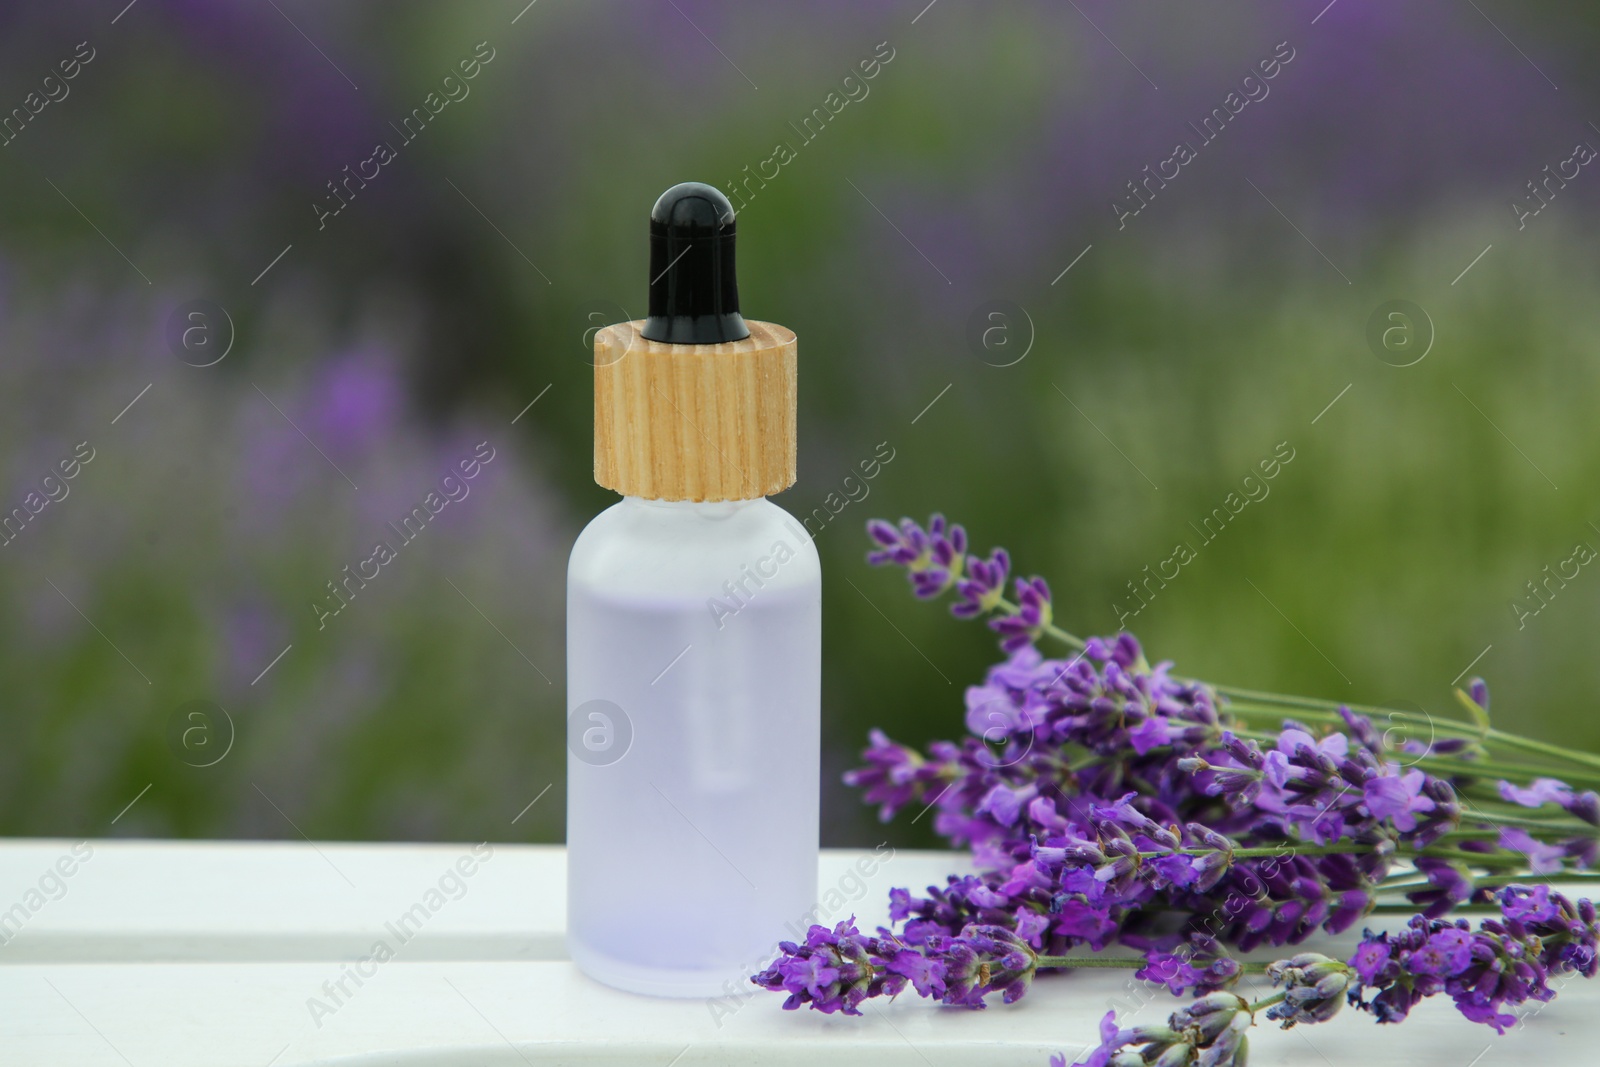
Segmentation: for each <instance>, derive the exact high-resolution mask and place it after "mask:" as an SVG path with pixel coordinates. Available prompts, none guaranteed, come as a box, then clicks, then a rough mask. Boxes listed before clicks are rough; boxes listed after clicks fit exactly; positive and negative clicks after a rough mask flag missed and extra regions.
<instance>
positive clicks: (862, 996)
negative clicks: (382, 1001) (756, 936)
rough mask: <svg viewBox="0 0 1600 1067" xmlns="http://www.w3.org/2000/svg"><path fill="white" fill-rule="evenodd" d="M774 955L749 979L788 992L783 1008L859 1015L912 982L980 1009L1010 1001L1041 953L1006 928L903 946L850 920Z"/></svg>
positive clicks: (971, 929)
mask: <svg viewBox="0 0 1600 1067" xmlns="http://www.w3.org/2000/svg"><path fill="white" fill-rule="evenodd" d="M778 947H779V950H780V955H779V957H778V958H777V959H776V960H775V961H773V963H772V964H771V965H769V966H768V967H767V968H766V969H765V970H763V971H761V972H760V973H758V974H755V975H753V976H751V979H750V980H751V981H752V982H754V983H755V984H756V985H759V986H761V987H762V988H764V989H771V990H775V991H780V990H781V991H784V992H787V993H788V994H789V997H788V999H787V1000H785V1001H784V1004H783V1007H784V1009H785V1010H786V1011H793V1010H794V1009H796V1008H798V1007H800V1006H801V1005H802V1004H809V1005H811V1007H813V1008H815V1009H816V1010H818V1011H821V1012H824V1013H826V1014H832V1013H834V1012H842V1013H844V1014H845V1015H860V1014H861V1011H860V1004H861V1002H862V1001H864V1000H867V999H869V998H871V997H877V996H890V997H892V996H896V995H898V994H899V993H900V992H901V991H902V990H904V989H905V987H906V985H907V983H909V984H910V985H911V986H912V988H913V989H915V990H916V993H917V995H918V996H923V997H936V998H938V999H940V1000H941V1001H943V1002H944V1003H945V1004H955V1005H961V1006H963V1007H968V1008H982V1007H984V998H985V997H987V996H988V995H989V994H991V993H999V994H1001V997H1002V999H1004V1001H1005V1002H1006V1003H1007V1004H1010V1003H1011V1002H1012V1001H1015V1000H1017V999H1019V998H1020V997H1022V996H1023V995H1024V994H1025V993H1026V992H1027V990H1028V986H1029V985H1030V984H1031V983H1032V981H1033V976H1034V973H1035V972H1036V971H1037V970H1038V962H1039V955H1038V953H1036V952H1035V951H1034V950H1033V948H1032V947H1031V946H1030V945H1029V944H1028V943H1027V942H1026V941H1024V940H1023V939H1021V938H1020V937H1018V936H1017V935H1016V934H1015V933H1013V932H1012V931H1011V930H1009V929H1007V928H1005V927H1003V926H985V925H971V926H968V927H967V928H966V929H965V930H963V931H962V933H961V935H960V936H959V937H948V936H944V935H937V936H933V937H929V938H927V939H926V940H925V941H924V942H923V943H922V944H920V945H912V944H908V943H907V942H906V941H904V940H901V939H900V938H897V937H895V936H894V935H893V934H891V933H890V932H889V931H887V930H883V929H880V930H879V931H878V936H876V937H868V936H866V935H863V934H862V933H861V932H860V931H859V930H857V929H856V926H855V918H854V917H853V916H852V917H851V918H850V919H848V920H846V921H843V922H841V923H839V924H838V925H837V926H835V927H834V928H833V929H832V930H829V929H828V928H827V927H826V926H813V927H811V929H810V930H809V931H808V932H807V934H806V940H805V943H804V944H802V945H797V944H795V943H794V942H792V941H784V942H782V943H780V945H779V946H778Z"/></svg>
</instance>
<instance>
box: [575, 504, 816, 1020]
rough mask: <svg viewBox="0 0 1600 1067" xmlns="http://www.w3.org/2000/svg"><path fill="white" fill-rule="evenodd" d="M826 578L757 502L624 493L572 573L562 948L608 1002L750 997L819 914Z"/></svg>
mask: <svg viewBox="0 0 1600 1067" xmlns="http://www.w3.org/2000/svg"><path fill="white" fill-rule="evenodd" d="M821 594H822V576H821V568H820V565H819V563H818V560H817V553H816V549H815V547H814V546H813V545H812V543H811V539H810V537H809V536H808V535H807V534H806V532H805V530H804V529H803V528H802V527H801V525H800V524H799V523H798V522H796V521H795V520H794V519H793V518H792V517H790V516H789V515H788V514H787V513H785V512H784V511H783V510H782V509H780V508H779V507H777V506H776V505H774V504H772V503H770V502H769V501H767V500H766V499H764V498H762V499H756V500H739V501H723V502H716V503H696V502H688V501H665V500H646V499H642V498H639V497H634V496H627V497H624V498H623V500H622V501H621V502H620V503H618V504H616V505H614V506H612V507H611V508H609V509H607V510H606V511H604V512H603V513H601V514H600V515H599V516H598V517H596V518H595V520H594V521H593V522H591V523H590V524H589V525H588V527H587V528H586V529H585V530H584V531H583V533H582V534H581V535H580V536H579V538H578V540H577V543H576V544H575V545H574V546H573V549H572V557H571V561H570V563H569V565H568V570H567V712H568V720H567V730H568V744H567V748H568V754H567V773H568V807H567V865H568V876H567V894H568V929H567V944H568V949H569V951H570V953H571V956H572V959H573V960H574V961H575V962H576V963H577V964H578V965H579V967H581V968H582V970H583V971H584V972H586V973H587V974H589V975H590V976H591V977H594V978H596V979H598V980H600V981H602V982H604V983H606V984H608V985H612V986H616V987H618V988H621V989H627V990H631V991H634V992H639V993H650V994H656V995H664V996H722V995H727V994H729V993H730V992H743V991H746V987H747V985H748V982H747V976H748V975H749V974H750V973H752V972H753V971H754V970H755V969H757V968H758V967H759V966H760V965H761V964H763V963H765V962H766V959H767V957H768V954H769V953H770V951H771V950H772V948H773V946H774V944H775V943H776V942H777V941H778V940H780V939H783V938H789V937H793V936H794V934H793V930H794V929H796V928H798V929H801V930H803V929H804V928H805V925H806V924H807V923H808V922H809V921H810V915H811V913H812V912H813V910H814V908H815V906H816V893H817V844H818V842H817V813H818V779H819V774H820V766H819V759H820V757H819V744H820V742H819V737H820V713H821V712H820V708H821V692H820V678H821V654H822V653H821V636H822V617H821Z"/></svg>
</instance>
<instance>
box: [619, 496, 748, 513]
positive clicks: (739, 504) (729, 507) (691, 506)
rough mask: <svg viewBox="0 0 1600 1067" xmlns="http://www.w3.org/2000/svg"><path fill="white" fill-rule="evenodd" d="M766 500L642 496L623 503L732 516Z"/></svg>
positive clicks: (629, 497) (633, 497)
mask: <svg viewBox="0 0 1600 1067" xmlns="http://www.w3.org/2000/svg"><path fill="white" fill-rule="evenodd" d="M766 499H767V498H766V497H764V496H758V497H753V498H752V499H750V500H651V499H650V498H648V497H642V496H624V497H623V498H622V502H623V503H624V504H627V505H628V506H629V507H640V508H660V509H664V510H671V511H684V512H693V513H695V514H697V515H712V516H716V515H732V514H734V513H735V512H738V511H742V510H743V509H745V508H747V507H749V506H751V505H752V504H759V503H761V502H762V501H764V500H766Z"/></svg>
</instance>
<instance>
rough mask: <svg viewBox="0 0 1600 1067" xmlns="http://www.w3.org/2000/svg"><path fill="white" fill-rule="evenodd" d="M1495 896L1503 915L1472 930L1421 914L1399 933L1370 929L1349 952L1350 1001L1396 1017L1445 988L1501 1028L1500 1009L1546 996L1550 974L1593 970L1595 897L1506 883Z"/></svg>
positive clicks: (1382, 1018) (1504, 1022) (1477, 1017)
mask: <svg viewBox="0 0 1600 1067" xmlns="http://www.w3.org/2000/svg"><path fill="white" fill-rule="evenodd" d="M1500 902H1501V918H1500V919H1486V920H1484V921H1483V922H1482V923H1480V924H1479V926H1478V928H1477V929H1476V930H1473V929H1472V928H1471V927H1470V926H1469V925H1468V924H1467V922H1466V921H1465V920H1456V921H1455V922H1453V923H1451V922H1447V921H1445V920H1442V919H1428V918H1426V917H1424V916H1421V915H1418V916H1416V917H1414V918H1413V919H1412V920H1411V922H1410V924H1409V925H1408V926H1407V927H1406V928H1405V929H1403V930H1402V931H1400V932H1399V933H1398V934H1394V935H1384V934H1373V933H1372V932H1371V931H1368V932H1367V934H1366V937H1365V939H1364V940H1363V942H1362V944H1361V947H1360V948H1359V949H1357V950H1356V954H1355V955H1354V956H1352V957H1351V959H1350V968H1351V970H1352V971H1353V973H1354V974H1355V976H1356V982H1355V984H1353V985H1352V986H1351V988H1350V990H1349V993H1348V999H1349V1001H1350V1003H1351V1004H1352V1005H1354V1006H1355V1007H1357V1008H1360V1009H1361V1010H1363V1011H1369V1012H1371V1013H1372V1014H1373V1015H1375V1016H1377V1019H1378V1021H1379V1022H1399V1021H1400V1020H1402V1019H1404V1018H1405V1017H1406V1014H1407V1013H1408V1012H1409V1011H1410V1010H1411V1008H1412V1007H1414V1006H1415V1005H1416V1003H1417V1002H1418V1001H1420V1000H1421V999H1422V998H1423V997H1427V996H1433V995H1435V994H1438V993H1445V994H1448V995H1449V996H1450V997H1451V999H1452V1000H1454V1001H1455V1004H1456V1007H1457V1009H1458V1010H1460V1012H1461V1013H1462V1014H1463V1015H1465V1016H1466V1017H1467V1018H1468V1019H1470V1020H1472V1021H1473V1022H1481V1023H1487V1024H1488V1025H1490V1026H1492V1027H1494V1028H1495V1029H1496V1030H1497V1031H1499V1032H1500V1033H1504V1032H1505V1030H1506V1027H1508V1026H1510V1025H1512V1024H1513V1023H1514V1022H1516V1016H1514V1015H1511V1014H1509V1013H1507V1012H1505V1011H1502V1010H1501V1009H1502V1008H1505V1007H1508V1006H1509V1007H1515V1006H1517V1005H1519V1004H1522V1003H1525V1002H1527V1001H1529V1000H1549V999H1550V998H1551V997H1553V996H1554V995H1555V994H1554V992H1553V991H1552V990H1551V989H1550V987H1549V984H1548V980H1549V977H1550V976H1551V975H1560V974H1572V973H1575V974H1580V975H1583V976H1584V977H1593V975H1594V973H1595V944H1596V937H1597V934H1600V927H1597V926H1596V922H1595V909H1594V905H1593V904H1592V903H1590V902H1589V901H1588V900H1580V901H1578V902H1577V903H1576V904H1574V903H1573V902H1572V901H1570V900H1568V899H1567V898H1566V897H1564V896H1562V895H1561V894H1560V893H1556V892H1554V891H1552V890H1551V889H1550V888H1549V887H1548V886H1537V887H1532V888H1530V887H1526V886H1508V887H1507V888H1506V889H1504V890H1502V891H1501V894H1500ZM1369 994H1370V995H1369Z"/></svg>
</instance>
